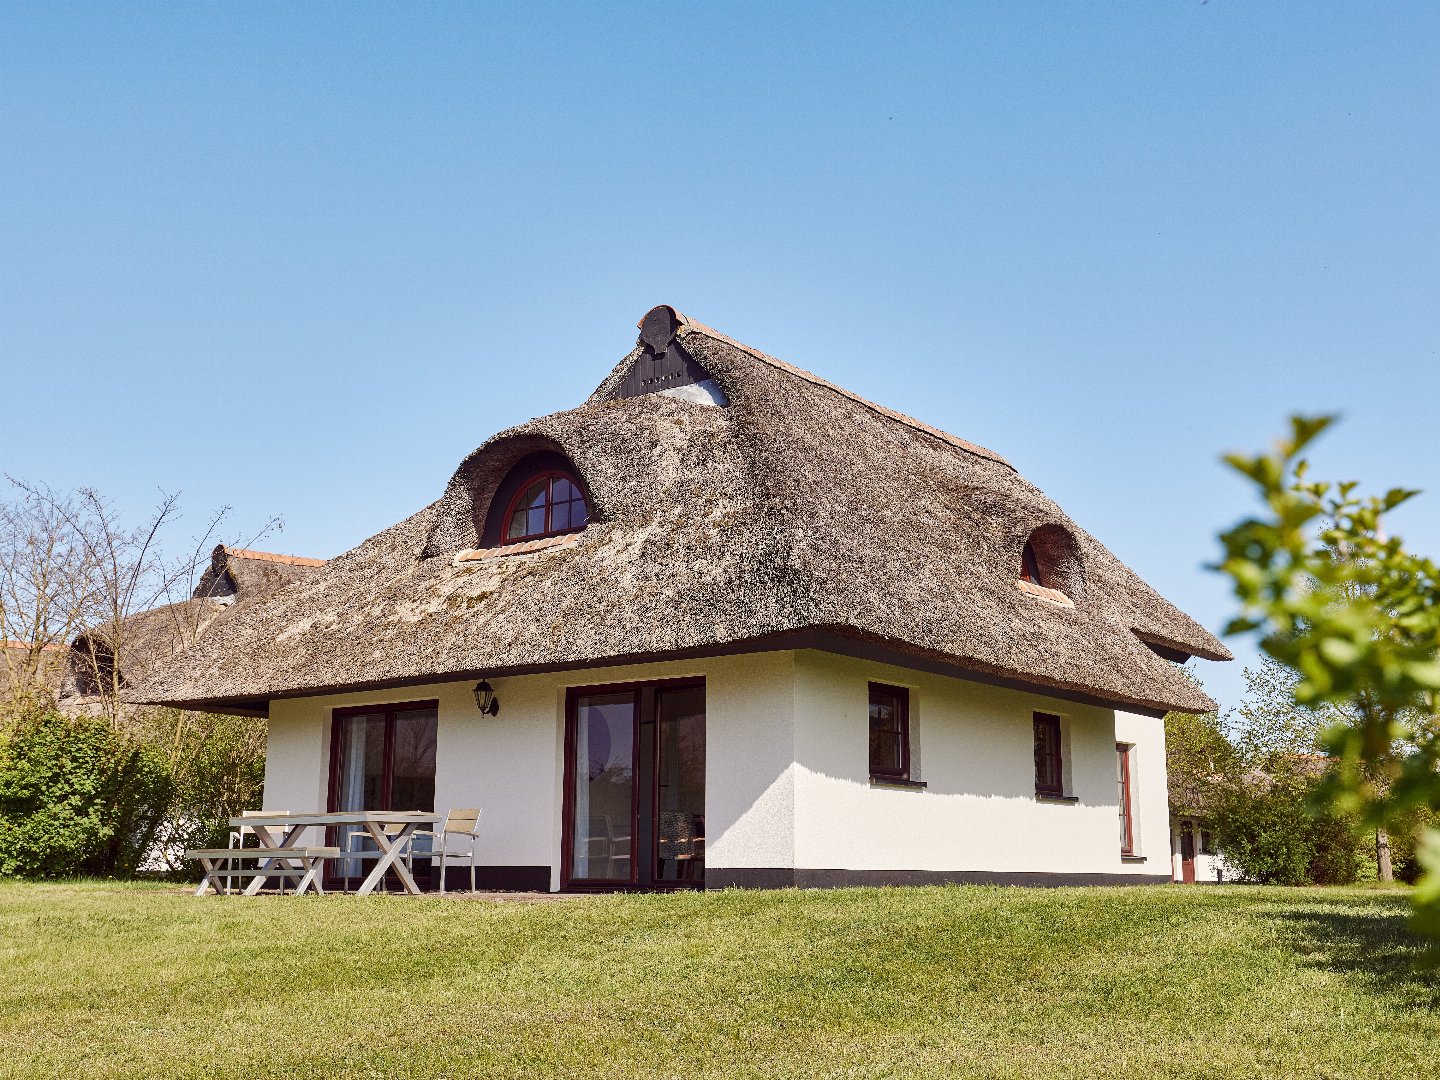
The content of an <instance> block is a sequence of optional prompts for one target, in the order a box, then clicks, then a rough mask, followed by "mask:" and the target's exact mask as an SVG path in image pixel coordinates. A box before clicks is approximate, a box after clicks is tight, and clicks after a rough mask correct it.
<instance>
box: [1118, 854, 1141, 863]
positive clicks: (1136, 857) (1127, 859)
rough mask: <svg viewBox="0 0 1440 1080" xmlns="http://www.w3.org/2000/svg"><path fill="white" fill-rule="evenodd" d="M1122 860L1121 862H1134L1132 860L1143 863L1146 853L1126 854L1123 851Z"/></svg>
mask: <svg viewBox="0 0 1440 1080" xmlns="http://www.w3.org/2000/svg"><path fill="white" fill-rule="evenodd" d="M1120 861H1121V862H1124V863H1132V862H1133V863H1142V862H1144V861H1145V856H1144V855H1125V854H1123V853H1122V854H1121V856H1120Z"/></svg>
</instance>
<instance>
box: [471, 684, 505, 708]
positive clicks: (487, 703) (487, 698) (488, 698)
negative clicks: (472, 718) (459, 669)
mask: <svg viewBox="0 0 1440 1080" xmlns="http://www.w3.org/2000/svg"><path fill="white" fill-rule="evenodd" d="M475 707H476V708H477V709H479V710H480V715H481V716H499V715H500V699H499V698H497V697H496V696H495V688H494V687H493V686H491V685H490V684H489V683H488V682H486V681H485V680H484V679H481V680H480V681H479V682H477V683H476V684H475Z"/></svg>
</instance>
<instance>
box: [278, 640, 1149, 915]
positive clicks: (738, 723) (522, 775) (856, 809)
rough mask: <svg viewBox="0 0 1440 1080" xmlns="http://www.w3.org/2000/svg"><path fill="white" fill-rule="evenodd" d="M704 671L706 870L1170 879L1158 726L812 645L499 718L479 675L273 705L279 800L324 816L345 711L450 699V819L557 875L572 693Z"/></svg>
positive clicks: (577, 676) (520, 689) (518, 703)
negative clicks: (872, 723) (1123, 826)
mask: <svg viewBox="0 0 1440 1080" xmlns="http://www.w3.org/2000/svg"><path fill="white" fill-rule="evenodd" d="M688 676H703V677H704V678H705V680H706V709H707V720H706V814H705V825H706V856H707V864H708V866H709V868H711V869H756V868H758V869H769V868H789V867H798V868H802V869H815V870H929V871H949V870H966V871H970V870H973V871H989V872H999V873H1006V872H1011V873H1013V872H1022V873H1049V874H1075V873H1078V874H1093V873H1105V874H1140V875H1157V874H1158V875H1163V874H1165V873H1166V872H1167V870H1168V867H1169V854H1170V852H1169V831H1168V820H1167V812H1166V782H1165V771H1164V770H1165V764H1164V744H1163V737H1164V736H1163V727H1162V724H1161V721H1159V720H1157V719H1151V718H1147V717H1141V716H1134V715H1130V714H1127V713H1115V712H1112V711H1110V710H1108V709H1103V708H1099V707H1095V706H1086V705H1076V704H1072V703H1069V702H1063V701H1058V700H1055V699H1052V698H1047V697H1044V696H1041V695H1038V694H1029V693H1022V692H1019V691H1014V690H1006V689H1001V688H997V687H990V686H985V685H982V684H979V683H974V682H968V681H964V680H959V679H951V678H946V677H943V676H938V675H929V674H924V673H920V672H915V671H912V670H909V669H906V668H899V667H891V666H888V665H884V664H876V663H871V662H868V661H861V660H855V659H850V658H845V657H839V656H835V655H833V654H828V653H820V652H814V651H802V652H798V653H797V652H771V653H754V654H749V655H743V656H727V657H715V658H710V659H704V660H695V661H675V662H666V663H659V664H644V665H632V666H617V667H608V668H599V669H588V670H585V671H574V672H558V673H550V674H542V675H527V676H516V677H511V678H503V679H502V678H496V679H492V680H491V682H492V684H493V685H494V687H495V691H496V695H497V697H498V698H499V699H500V702H501V711H500V715H499V716H494V717H490V716H481V715H480V714H479V712H478V711H477V710H476V708H475V703H474V700H473V698H472V696H471V692H470V687H471V685H472V683H471V682H470V681H468V680H467V681H465V682H449V683H440V684H434V685H428V686H415V687H407V688H404V689H400V690H390V691H369V692H365V693H354V694H336V695H328V696H324V697H313V698H294V699H287V700H277V701H274V702H272V703H271V712H270V717H271V718H270V738H269V745H268V748H267V753H266V776H265V806H266V808H267V809H278V810H315V809H323V808H324V807H325V805H326V798H327V794H328V792H327V781H328V774H329V762H328V756H329V750H330V727H331V714H332V711H333V710H334V709H336V708H340V707H346V706H355V705H371V704H384V703H387V702H390V703H393V702H402V701H417V700H426V699H431V698H434V699H438V701H439V703H440V706H439V726H438V744H437V751H436V807H435V808H436V811H437V812H439V813H442V814H443V813H444V812H445V811H446V810H448V809H450V808H451V807H479V808H480V809H481V811H482V817H481V833H482V839H481V841H480V854H479V861H480V862H481V864H483V865H489V866H547V867H550V868H551V887H552V888H558V887H559V875H560V865H561V850H560V849H561V831H562V830H561V824H562V822H561V817H562V806H563V791H562V787H563V782H564V761H563V757H564V733H565V691H566V688H567V687H570V686H590V685H599V684H604V683H616V682H630V681H637V682H639V681H649V680H654V679H669V678H679V677H688ZM870 681H876V682H885V683H892V684H895V685H899V686H904V687H907V688H908V689H909V691H910V731H911V746H912V773H913V775H914V777H915V778H916V779H919V780H923V781H925V783H926V784H927V785H928V786H927V787H926V788H924V789H923V790H909V789H897V788H893V787H882V786H872V784H871V782H870V778H869V767H868V746H869V741H868V689H867V684H868V683H869V682H870ZM1036 711H1044V712H1051V713H1058V714H1060V715H1061V717H1062V719H1063V722H1064V726H1065V742H1066V746H1067V752H1066V780H1067V792H1068V793H1069V794H1073V795H1075V796H1076V797H1077V801H1076V802H1073V803H1057V802H1046V801H1039V800H1037V799H1036V797H1035V794H1034V764H1033V762H1034V757H1033V734H1032V726H1031V716H1032V713H1034V712H1036ZM1117 739H1118V740H1119V741H1122V742H1129V743H1133V744H1134V745H1135V747H1136V749H1135V757H1134V770H1133V774H1132V784H1133V790H1134V801H1135V819H1136V822H1135V842H1136V852H1137V854H1138V855H1139V856H1141V857H1143V859H1144V861H1136V860H1123V861H1122V859H1121V857H1120V850H1119V839H1118V834H1119V825H1118V820H1117V819H1118V806H1117V787H1116V779H1115V777H1116V773H1115V742H1116V741H1117Z"/></svg>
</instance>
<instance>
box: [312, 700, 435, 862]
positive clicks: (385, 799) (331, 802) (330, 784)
mask: <svg viewBox="0 0 1440 1080" xmlns="http://www.w3.org/2000/svg"><path fill="white" fill-rule="evenodd" d="M426 710H429V711H432V712H434V713H435V733H436V742H437V744H438V742H439V733H440V701H439V699H438V698H432V699H429V700H426V701H395V702H390V701H378V702H376V703H375V704H373V705H346V706H344V707H342V708H338V709H331V710H330V761H329V772H330V775H329V777H328V780H327V783H326V792H325V808H326V811H327V812H328V813H331V814H333V813H335V812H337V811H338V810H339V807H340V750H341V746H342V744H343V743H344V741H345V737H344V735H343V734H342V729H343V728H344V726H345V725H344V724H343V723H342V722H341V721H343V720H344V719H345V718H346V717H347V716H373V715H382V716H384V717H385V742H384V745H383V747H382V749H381V751H380V755H381V765H380V802H382V803H384V804H385V805H384V806H372V807H366V809H367V810H386V809H393V806H391V804H392V803H393V802H394V801H395V790H394V786H395V726H396V725H395V718H396V716H398V715H399V714H400V713H404V712H421V711H426ZM436 751H437V752H436V761H435V764H436V770H437V772H438V770H439V764H440V761H439V752H438V751H439V747H438V745H437V747H436ZM434 810H435V805H434V803H433V802H432V803H431V805H430V811H431V812H432V813H433V812H434ZM340 840H341V831H340V827H339V826H336V825H329V826H327V827H326V829H325V843H327V844H330V845H332V846H338V845H339V844H340ZM339 865H340V864H339V863H338V862H335V863H327V864H326V866H325V881H326V884H329V883H331V882H334V881H338V880H339V877H338V875H339V873H340V871H339Z"/></svg>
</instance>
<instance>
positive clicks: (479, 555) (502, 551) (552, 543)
mask: <svg viewBox="0 0 1440 1080" xmlns="http://www.w3.org/2000/svg"><path fill="white" fill-rule="evenodd" d="M579 542H580V530H578V529H577V530H575V531H574V532H567V533H557V534H556V535H555V536H542V537H541V538H540V539H538V540H514V541H511V542H510V543H508V544H502V545H500V546H499V547H492V548H468V549H466V550H465V551H462V552H460V553H459V554H457V555H456V556H455V562H456V563H469V562H484V561H485V560H486V559H503V558H505V557H506V556H507V555H528V554H530V553H531V552H532V551H544V550H545V549H546V548H553V547H564V546H565V545H566V544H576V543H579Z"/></svg>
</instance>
